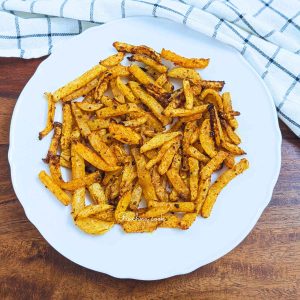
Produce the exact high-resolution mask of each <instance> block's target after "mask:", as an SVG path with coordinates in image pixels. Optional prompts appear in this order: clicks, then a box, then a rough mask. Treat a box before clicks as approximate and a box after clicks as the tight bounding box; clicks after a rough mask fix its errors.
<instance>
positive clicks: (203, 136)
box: [199, 119, 217, 157]
mask: <svg viewBox="0 0 300 300" xmlns="http://www.w3.org/2000/svg"><path fill="white" fill-rule="evenodd" d="M199 139H200V143H201V146H202V148H203V149H204V151H205V152H206V153H207V155H208V156H210V157H214V156H215V155H216V154H217V150H216V146H215V142H214V139H213V135H212V131H211V126H210V121H209V119H205V120H204V121H203V123H202V125H201V128H200V134H199Z"/></svg>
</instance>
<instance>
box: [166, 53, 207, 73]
mask: <svg viewBox="0 0 300 300" xmlns="http://www.w3.org/2000/svg"><path fill="white" fill-rule="evenodd" d="M161 57H162V58H164V59H166V60H169V61H171V62H173V63H174V64H175V65H178V66H182V67H185V68H199V69H204V68H206V67H207V66H208V64H209V59H206V58H186V57H183V56H181V55H178V54H176V53H175V52H172V51H170V50H166V49H164V48H163V49H162V50H161Z"/></svg>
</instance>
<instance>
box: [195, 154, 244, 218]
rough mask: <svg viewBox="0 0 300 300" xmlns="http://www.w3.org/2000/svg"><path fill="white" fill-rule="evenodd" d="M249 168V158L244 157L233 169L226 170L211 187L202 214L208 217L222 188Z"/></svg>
mask: <svg viewBox="0 0 300 300" xmlns="http://www.w3.org/2000/svg"><path fill="white" fill-rule="evenodd" d="M248 168H249V162H248V161H247V159H245V158H243V159H242V160H241V161H240V162H239V163H237V164H236V165H235V166H234V167H233V168H232V169H229V170H227V171H225V172H224V173H223V174H222V175H221V176H220V177H219V178H218V179H217V180H216V181H215V183H214V184H213V185H212V186H211V187H210V189H209V191H208V194H207V197H206V200H205V202H204V203H203V206H202V209H201V215H202V217H204V218H208V217H209V216H210V214H211V211H212V208H213V205H214V204H215V202H216V199H217V197H218V195H219V194H220V192H221V191H222V189H223V188H224V187H225V186H226V185H227V184H228V183H229V182H230V181H231V180H232V179H233V178H235V177H236V176H237V175H239V174H241V173H242V172H244V171H245V170H246V169H248Z"/></svg>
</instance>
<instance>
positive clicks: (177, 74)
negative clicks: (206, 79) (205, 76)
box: [168, 67, 201, 81]
mask: <svg viewBox="0 0 300 300" xmlns="http://www.w3.org/2000/svg"><path fill="white" fill-rule="evenodd" d="M168 76H169V77H172V78H177V79H191V80H195V81H200V80H201V77H200V75H199V73H198V72H197V71H195V70H194V69H188V68H180V67H179V68H174V69H172V70H170V71H169V72H168Z"/></svg>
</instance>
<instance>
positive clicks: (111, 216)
mask: <svg viewBox="0 0 300 300" xmlns="http://www.w3.org/2000/svg"><path fill="white" fill-rule="evenodd" d="M93 218H94V219H99V220H102V221H106V222H113V223H115V221H116V220H115V212H114V210H113V209H108V210H105V211H102V212H99V213H97V214H95V215H93Z"/></svg>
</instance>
